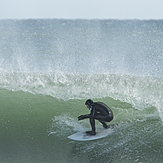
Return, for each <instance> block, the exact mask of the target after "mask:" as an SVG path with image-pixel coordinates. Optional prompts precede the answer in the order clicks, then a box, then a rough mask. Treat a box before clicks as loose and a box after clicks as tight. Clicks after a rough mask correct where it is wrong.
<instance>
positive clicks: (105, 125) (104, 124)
mask: <svg viewBox="0 0 163 163" xmlns="http://www.w3.org/2000/svg"><path fill="white" fill-rule="evenodd" d="M98 121H99V122H101V123H102V125H103V127H104V128H106V129H107V128H108V125H107V124H106V122H104V121H101V120H98Z"/></svg>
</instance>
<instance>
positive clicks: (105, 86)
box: [0, 73, 163, 118]
mask: <svg viewBox="0 0 163 163" xmlns="http://www.w3.org/2000/svg"><path fill="white" fill-rule="evenodd" d="M162 83H163V82H162V79H161V78H154V77H147V76H132V75H122V74H81V75H74V74H39V73H38V74H37V73H1V74H0V87H1V88H5V89H9V90H13V91H19V90H21V91H25V92H30V93H33V94H42V95H50V96H52V97H55V98H56V99H61V100H70V99H88V98H92V99H95V98H105V97H110V98H113V99H115V100H120V101H122V102H127V103H130V104H131V105H132V106H133V107H135V108H137V109H139V110H142V109H144V108H145V107H152V106H153V107H156V108H157V109H158V111H159V113H160V116H161V118H162V117H163V109H162V105H163V102H162V95H163V91H162V90H163V84H162Z"/></svg>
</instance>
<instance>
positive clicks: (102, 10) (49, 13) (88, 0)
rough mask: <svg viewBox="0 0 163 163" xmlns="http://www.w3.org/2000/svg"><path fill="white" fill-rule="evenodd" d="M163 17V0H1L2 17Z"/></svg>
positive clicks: (0, 13)
mask: <svg viewBox="0 0 163 163" xmlns="http://www.w3.org/2000/svg"><path fill="white" fill-rule="evenodd" d="M37 18H58V19H60V18H62V19H141V20H142V19H163V0H0V19H37Z"/></svg>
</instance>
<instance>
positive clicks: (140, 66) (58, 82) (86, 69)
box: [0, 19, 163, 163]
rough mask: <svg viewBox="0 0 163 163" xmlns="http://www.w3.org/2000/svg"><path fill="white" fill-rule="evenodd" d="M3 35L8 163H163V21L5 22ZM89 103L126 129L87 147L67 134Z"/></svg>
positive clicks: (0, 81)
mask: <svg viewBox="0 0 163 163" xmlns="http://www.w3.org/2000/svg"><path fill="white" fill-rule="evenodd" d="M0 38H1V39H0V97H1V98H0V100H1V102H0V110H1V115H0V116H1V124H2V128H1V133H2V134H1V135H0V136H1V138H2V139H1V140H3V141H2V143H1V144H2V147H1V149H0V154H1V156H0V158H1V160H2V161H3V162H12V161H13V160H14V161H15V162H16V161H17V160H19V161H20V160H21V161H22V162H48V161H49V160H50V161H49V162H71V163H72V162H84V163H87V162H110V161H112V162H117V163H118V162H120V161H121V162H123V161H124V162H162V159H163V158H162V152H163V150H162V147H161V146H162V145H161V144H162V141H161V140H162V135H163V134H162V131H163V130H162V121H163V108H162V106H163V102H162V97H163V65H162V63H163V62H162V61H163V49H162V45H163V39H162V38H163V21H162V20H149V21H138V20H127V21H120V20H50V19H49V20H0ZM89 98H91V99H93V100H94V101H102V102H104V103H106V104H107V105H108V106H109V107H110V108H111V109H112V110H113V113H114V116H115V118H114V120H113V122H112V123H118V124H119V127H118V129H117V131H116V132H114V133H113V134H111V135H109V136H108V137H107V138H104V139H100V140H97V141H91V142H88V143H87V145H86V144H85V143H82V142H76V141H75V142H74V141H71V140H69V139H67V136H69V135H70V134H72V133H74V132H76V131H78V130H83V129H84V130H86V129H88V128H89V127H90V126H89V122H88V121H87V120H86V121H82V122H78V121H77V118H76V117H78V116H79V115H81V114H87V113H88V110H87V109H86V108H85V109H84V103H85V100H86V99H89ZM97 126H99V127H100V124H98V122H97ZM9 133H10V134H9ZM5 135H8V136H5ZM11 142H14V143H13V144H12V143H11ZM108 142H110V143H109V144H108ZM8 151H10V152H8ZM13 151H14V152H13ZM47 151H48V152H47ZM52 151H55V154H53V152H52ZM61 151H64V152H61ZM95 151H96V152H95ZM135 151H136V152H135ZM18 153H19V154H20V153H21V155H19V154H18ZM61 153H62V154H64V157H63V156H61ZM101 156H102V157H101ZM151 156H152V157H151ZM82 157H85V160H83V159H82ZM47 158H49V160H48V159H47ZM109 159H110V160H109Z"/></svg>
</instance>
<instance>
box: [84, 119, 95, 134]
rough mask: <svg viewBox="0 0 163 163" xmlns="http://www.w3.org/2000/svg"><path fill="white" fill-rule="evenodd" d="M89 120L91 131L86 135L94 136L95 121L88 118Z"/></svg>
mask: <svg viewBox="0 0 163 163" xmlns="http://www.w3.org/2000/svg"><path fill="white" fill-rule="evenodd" d="M89 120H90V124H91V128H92V131H87V132H86V133H87V134H90V135H96V128H95V119H94V118H89Z"/></svg>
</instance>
